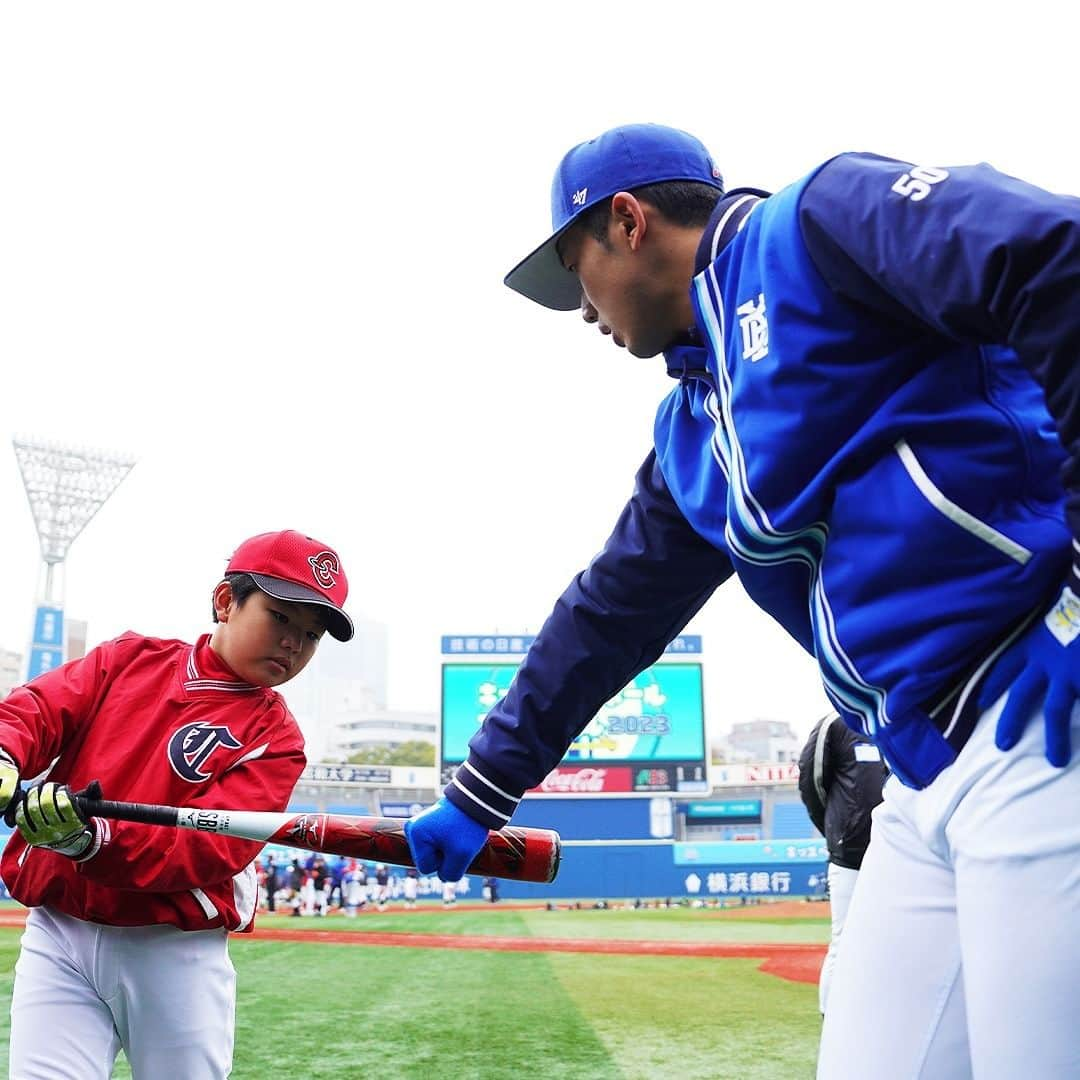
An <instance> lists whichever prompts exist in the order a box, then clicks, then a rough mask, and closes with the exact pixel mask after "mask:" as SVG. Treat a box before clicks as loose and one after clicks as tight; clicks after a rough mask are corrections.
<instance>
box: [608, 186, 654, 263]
mask: <svg viewBox="0 0 1080 1080" xmlns="http://www.w3.org/2000/svg"><path fill="white" fill-rule="evenodd" d="M611 216H612V217H613V218H614V219H615V223H616V226H617V230H618V233H617V236H618V237H619V238H621V237H622V236H625V237H626V240H627V242H628V243H629V245H630V249H631V250H632V251H637V250H638V248H640V247H641V241H642V240H643V239H644V238H645V230H646V228H647V227H648V219H647V217H646V216H645V208H644V207H643V206H642V205H641V203H640V202H638V200H637V199H636V198H635V197H634V196H633V195H631V194H630V192H629V191H620V192H617V193H616V194H615V195H613V196H612V197H611Z"/></svg>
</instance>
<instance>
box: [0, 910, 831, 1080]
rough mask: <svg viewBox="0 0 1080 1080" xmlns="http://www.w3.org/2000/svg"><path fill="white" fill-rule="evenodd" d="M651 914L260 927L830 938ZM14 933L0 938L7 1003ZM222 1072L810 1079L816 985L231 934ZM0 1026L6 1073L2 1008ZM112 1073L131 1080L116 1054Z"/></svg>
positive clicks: (731, 966)
mask: <svg viewBox="0 0 1080 1080" xmlns="http://www.w3.org/2000/svg"><path fill="white" fill-rule="evenodd" d="M818 911H820V909H817V908H815V907H814V906H811V905H808V914H807V917H806V918H794V919H792V918H784V919H778V918H770V917H769V916H768V907H767V905H763V907H762V911H761V914H760V917H758V916H757V914H756V913H755V914H754V916H753V917H751V918H747V917H745V914H744V915H743V917H740V918H729V917H726V916H725V915H724V914H723V913H717V912H715V911H699V910H689V909H684V908H674V909H670V910H648V911H623V910H618V909H616V910H610V911H592V910H586V911H565V910H563V911H556V912H547V911H536V910H513V909H512V908H511V907H509V906H500V907H499V908H495V909H492V910H485V911H465V910H457V911H454V910H451V911H443V910H442V909H441V908H433V909H432V910H421V911H415V912H387V913H385V914H364V915H361V916H360V917H358V918H356V919H345V918H343V917H340V916H333V917H330V918H326V919H311V918H308V919H297V918H288V917H281V916H278V917H267V916H262V917H261V918H260V920H259V926H260V927H262V928H269V927H280V928H284V929H288V930H303V931H316V930H334V931H346V932H349V933H350V934H356V937H357V940H358V941H362V939H363V936H364V932H365V931H376V930H377V931H399V932H400V931H413V932H418V933H437V934H448V935H454V934H485V935H492V936H498V935H513V936H520V937H533V938H544V937H558V938H580V939H584V940H586V941H587V940H588V939H590V938H592V939H611V938H619V939H630V940H636V941H661V940H662V941H673V940H675V941H706V942H725V941H726V942H751V941H752V942H824V941H826V940H827V938H828V920H827V919H825V918H821V917H819V916H818V914H817V913H818ZM19 934H20V931H18V930H0V994H2V995H4V996H5V998H7V999H10V993H11V983H12V979H13V967H14V963H15V958H16V955H17V952H18V939H19ZM231 952H232V958H233V963H234V964H235V966H236V969H237V973H238V976H239V991H238V1001H237V1026H236V1051H235V1064H234V1069H233V1076H234V1077H239V1078H241V1080H247V1078H262V1077H265V1076H271V1075H273V1076H281V1077H284V1078H287V1080H305V1078H307V1077H312V1078H316V1077H334V1078H335V1080H341V1078H342V1077H358V1078H359V1077H365V1078H366V1077H369V1076H372V1075H376V1076H379V1077H382V1078H387V1080H391V1078H396V1077H403V1078H406V1077H408V1078H412V1077H416V1078H421V1077H423V1078H430V1077H433V1076H438V1077H440V1078H444V1080H447V1078H449V1080H454V1078H457V1077H478V1078H492V1080H494V1078H503V1077H505V1078H514V1080H522V1078H526V1077H527V1078H528V1080H538V1078H544V1077H552V1078H558V1080H577V1078H581V1080H585V1078H589V1080H608V1078H610V1080H616V1078H618V1080H623V1078H625V1080H639V1078H640V1080H644V1078H667V1077H671V1078H682V1077H687V1078H697V1077H700V1078H706V1077H708V1078H717V1077H733V1078H734V1077H737V1078H739V1080H742V1078H747V1080H754V1078H777V1080H797V1078H801V1077H812V1076H813V1075H814V1059H815V1054H816V1049H817V1040H818V1034H819V1031H820V1019H819V1017H818V1013H817V989H816V987H814V986H812V985H809V984H805V983H795V982H789V981H787V980H784V979H779V978H777V977H775V976H773V975H767V974H764V973H762V972H760V971H758V970H757V966H758V961H757V960H753V959H715V958H682V957H665V956H640V957H638V956H621V955H597V954H589V953H545V952H535V953H512V952H489V951H486V950H458V949H425V948H402V947H377V946H364V947H358V946H357V945H353V944H330V943H324V942H316V941H312V942H311V943H310V944H309V943H307V942H304V941H273V940H259V939H258V938H248V937H246V936H244V935H240V936H238V937H235V938H234V939H233V942H232V946H231ZM2 1021H3V1031H0V1045H2V1050H0V1055H2V1057H3V1062H2V1063H0V1073H2V1072H6V1058H7V1053H6V1044H7V1022H8V1020H7V1010H6V1009H4V1010H3V1015H2ZM114 1076H117V1077H126V1076H130V1071H129V1070H128V1069H127V1066H126V1064H125V1063H124V1062H120V1063H119V1064H118V1065H117V1068H116V1071H115V1072H114Z"/></svg>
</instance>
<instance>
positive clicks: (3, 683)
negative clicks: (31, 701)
mask: <svg viewBox="0 0 1080 1080" xmlns="http://www.w3.org/2000/svg"><path fill="white" fill-rule="evenodd" d="M64 638H65V643H64V655H65V656H66V657H67V659H68V660H78V659H80V658H81V657H83V656H85V655H86V620H85V619H65V620H64ZM25 661H26V656H25V655H24V654H23V653H21V652H15V650H14V649H0V698H5V697H7V696H8V694H10V693H11V691H12V690H14V689H15V687H16V686H20V685H21V684H22V683H23V681H24V679H25V672H26V664H25Z"/></svg>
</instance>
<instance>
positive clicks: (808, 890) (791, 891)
mask: <svg viewBox="0 0 1080 1080" xmlns="http://www.w3.org/2000/svg"><path fill="white" fill-rule="evenodd" d="M732 843H733V844H741V841H737V840H736V841H732ZM686 846H688V845H684V844H648V845H642V846H640V847H638V846H631V845H596V846H592V845H590V846H588V847H564V848H563V858H562V866H561V868H560V870H559V875H558V877H557V878H556V879H555V881H554V882H553V883H552V884H550V885H534V884H531V883H528V882H521V881H504V882H502V883H501V885H500V894H501V895H502V896H505V897H507V898H513V899H528V900H558V899H566V898H580V897H605V898H632V897H646V896H649V897H654V896H660V897H668V896H670V897H690V898H691V899H693V898H698V899H724V898H737V899H742V898H744V897H745V898H761V897H765V896H770V897H778V896H813V895H816V894H819V893H821V892H822V890H823V888H824V880H825V871H826V864H825V860H824V859H823V858H822V859H820V861H819V860H817V859H814V860H811V859H809V858H803V859H784V858H776V859H774V860H771V861H769V862H754V861H751V860H752V859H753V858H755V857H760V851H759V850H758V849H759V848H760V845H759V844H754V843H748V844H746V847H748V848H750V849H752V850H748V851H747V852H746V853H745V855H746V858H745V860H742V859H740V860H739V861H735V860H734V858H731V859H730V861H725V862H714V861H712V859H711V858H710V859H709V860H707V861H706V860H701V861H695V862H694V863H693V864H687V863H686V862H680V861H677V859H678V855H677V853H678V851H679V849H680V848H683V847H686ZM713 846H715V847H718V846H719V845H713ZM733 854H734V853H733Z"/></svg>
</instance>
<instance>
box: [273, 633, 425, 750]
mask: <svg viewBox="0 0 1080 1080" xmlns="http://www.w3.org/2000/svg"><path fill="white" fill-rule="evenodd" d="M353 623H354V625H355V627H356V634H355V636H354V637H353V639H352V640H351V641H345V642H339V641H330V640H324V641H323V643H322V644H321V645H320V646H319V648H318V650H317V651H316V653H315V656H314V658H313V659H312V661H311V663H310V664H308V666H307V667H306V668H305V669H304V671H302V672H301V673H300V674H299V675H298V676H297V677H296V678H295V679H293V680H292V681H291V682H290V683H289V684H288V685H287V686H285V687H283V688H282V694H283V696H284V698H285V700H286V701H287V702H288V704H289V708H290V709H291V710H292V712H293V715H294V716H295V717H296V720H297V723H299V725H300V729H301V731H303V733H304V738H305V740H306V742H307V756H308V760H309V761H344V760H345V759H346V758H348V757H350V756H351V755H352V754H355V753H357V751H359V750H363V749H368V748H373V747H385V748H387V749H390V748H393V747H396V746H399V745H400V744H401V743H403V742H412V741H423V742H429V743H431V744H432V745H433V746H434V745H435V743H436V739H437V724H438V718H437V717H436V715H435V714H434V713H431V714H427V713H416V712H398V711H395V710H391V709H389V708H388V707H387V704H386V684H387V668H388V664H387V657H388V652H389V649H388V644H387V634H386V627H385V626H384V625H383V624H382V623H378V622H375V621H374V620H373V619H365V618H364V617H363V616H362V615H360V616H354V617H353Z"/></svg>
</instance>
